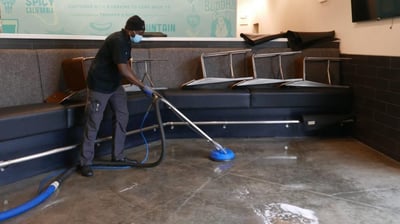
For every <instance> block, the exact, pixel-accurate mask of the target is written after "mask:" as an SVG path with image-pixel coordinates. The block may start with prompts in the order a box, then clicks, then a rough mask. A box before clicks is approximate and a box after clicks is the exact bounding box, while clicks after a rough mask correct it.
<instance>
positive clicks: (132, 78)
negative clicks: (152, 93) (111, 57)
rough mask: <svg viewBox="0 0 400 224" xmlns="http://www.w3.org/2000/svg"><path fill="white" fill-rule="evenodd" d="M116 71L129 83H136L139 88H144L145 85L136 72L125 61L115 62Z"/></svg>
mask: <svg viewBox="0 0 400 224" xmlns="http://www.w3.org/2000/svg"><path fill="white" fill-rule="evenodd" d="M117 66H118V71H119V73H120V74H122V76H124V78H126V80H128V82H130V83H131V84H134V85H137V86H138V87H139V88H141V89H143V88H145V85H144V84H143V83H142V82H141V81H140V80H139V79H138V78H137V77H136V74H135V73H133V71H132V69H131V67H130V66H129V65H128V64H127V63H126V64H124V63H121V64H117Z"/></svg>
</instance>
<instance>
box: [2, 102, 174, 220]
mask: <svg viewBox="0 0 400 224" xmlns="http://www.w3.org/2000/svg"><path fill="white" fill-rule="evenodd" d="M152 104H153V105H154V106H155V111H156V116H157V121H158V125H159V127H160V135H161V153H160V157H159V158H158V159H157V160H156V161H155V162H151V163H137V164H132V163H124V162H100V163H96V164H94V166H99V167H100V166H102V167H106V168H107V167H108V168H109V169H115V168H118V167H136V168H150V167H155V166H158V165H159V164H160V163H161V162H162V160H163V159H164V157H165V146H166V143H165V132H164V127H163V122H162V118H161V112H160V106H159V98H157V97H154V98H153V102H152ZM76 168H77V166H73V167H71V168H69V169H67V170H66V171H64V172H63V173H61V174H60V175H59V176H58V177H56V178H55V180H54V181H53V182H52V183H51V184H49V186H48V187H47V188H46V189H45V190H44V191H42V192H41V193H40V194H39V195H37V196H36V197H35V198H33V199H31V200H29V201H27V202H25V203H24V204H22V205H19V206H17V207H15V208H12V209H9V210H7V211H3V212H0V222H2V221H4V220H7V219H10V218H13V217H16V216H18V215H21V214H22V213H25V212H27V211H29V210H30V209H32V208H34V207H36V206H38V205H39V204H41V203H42V202H44V201H45V200H47V199H48V198H49V197H50V196H51V195H52V194H53V193H54V192H55V191H56V190H57V189H58V188H59V187H60V186H61V184H62V182H63V181H64V180H65V179H66V178H67V177H69V176H70V175H71V174H72V173H73V172H75V171H76Z"/></svg>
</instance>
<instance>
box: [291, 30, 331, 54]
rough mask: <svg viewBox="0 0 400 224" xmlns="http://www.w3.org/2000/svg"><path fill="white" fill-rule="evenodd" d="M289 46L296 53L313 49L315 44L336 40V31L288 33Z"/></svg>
mask: <svg viewBox="0 0 400 224" xmlns="http://www.w3.org/2000/svg"><path fill="white" fill-rule="evenodd" d="M286 38H287V39H288V46H289V47H290V48H291V49H292V50H295V51H298V50H302V49H305V48H308V47H311V46H312V45H314V44H317V43H322V42H329V41H333V40H335V39H336V38H335V31H328V32H295V31H291V30H289V31H287V32H286Z"/></svg>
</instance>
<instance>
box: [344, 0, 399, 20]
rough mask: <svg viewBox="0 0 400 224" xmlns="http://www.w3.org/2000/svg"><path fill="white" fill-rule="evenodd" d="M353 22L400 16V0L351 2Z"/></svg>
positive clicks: (353, 0) (358, 0)
mask: <svg viewBox="0 0 400 224" xmlns="http://www.w3.org/2000/svg"><path fill="white" fill-rule="evenodd" d="M351 13H352V21H353V22H360V21H368V20H381V19H386V18H392V17H397V16H400V0H351Z"/></svg>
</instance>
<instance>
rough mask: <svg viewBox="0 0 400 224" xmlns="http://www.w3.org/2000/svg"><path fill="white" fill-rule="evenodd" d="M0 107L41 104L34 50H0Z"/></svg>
mask: <svg viewBox="0 0 400 224" xmlns="http://www.w3.org/2000/svg"><path fill="white" fill-rule="evenodd" d="M0 61H1V67H0V78H1V81H0V89H1V94H0V107H7V106H14V105H23V104H31V103H40V102H43V93H42V91H41V80H40V74H39V72H40V71H39V67H38V63H37V61H38V58H37V54H36V51H34V50H10V49H4V50H0Z"/></svg>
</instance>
